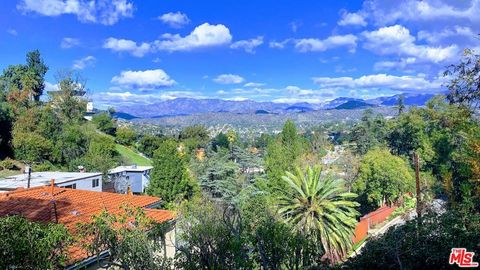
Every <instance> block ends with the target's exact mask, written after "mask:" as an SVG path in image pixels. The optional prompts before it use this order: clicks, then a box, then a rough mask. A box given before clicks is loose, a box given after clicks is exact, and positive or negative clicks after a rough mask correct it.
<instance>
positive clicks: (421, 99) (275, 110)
mask: <svg viewBox="0 0 480 270" xmlns="http://www.w3.org/2000/svg"><path fill="white" fill-rule="evenodd" d="M400 95H401V94H398V95H394V96H388V97H379V98H375V99H367V100H363V99H356V98H349V97H339V98H336V99H333V100H331V101H328V102H325V103H321V104H315V103H308V102H302V103H294V104H287V103H275V102H257V101H253V100H242V101H233V100H223V99H194V98H176V99H171V100H165V101H161V102H158V103H155V104H150V105H148V106H145V105H139V106H136V105H134V106H123V107H117V108H116V110H117V113H116V114H115V116H116V117H117V118H123V119H127V120H131V119H134V118H162V117H168V116H179V115H192V114H201V113H212V112H229V113H238V114H248V113H256V114H269V113H270V114H282V113H292V112H295V113H304V112H310V111H316V110H335V109H362V108H367V107H379V106H395V105H396V104H397V102H398V98H399V97H400ZM403 96H404V103H405V105H407V106H423V105H425V102H426V101H428V100H429V99H431V98H432V97H433V96H434V94H409V93H406V94H403Z"/></svg>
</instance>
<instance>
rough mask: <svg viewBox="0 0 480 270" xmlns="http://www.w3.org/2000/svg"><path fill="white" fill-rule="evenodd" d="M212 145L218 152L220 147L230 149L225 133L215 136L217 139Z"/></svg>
mask: <svg viewBox="0 0 480 270" xmlns="http://www.w3.org/2000/svg"><path fill="white" fill-rule="evenodd" d="M212 145H213V147H214V149H215V151H218V150H219V149H218V148H220V147H223V148H228V145H229V142H228V137H227V135H225V134H224V133H223V132H220V133H218V134H217V136H215V138H214V139H213V141H212Z"/></svg>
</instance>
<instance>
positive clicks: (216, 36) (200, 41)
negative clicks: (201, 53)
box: [155, 23, 232, 52]
mask: <svg viewBox="0 0 480 270" xmlns="http://www.w3.org/2000/svg"><path fill="white" fill-rule="evenodd" d="M162 38H163V39H162V40H157V41H155V47H156V48H157V49H158V50H161V51H169V52H174V51H190V50H193V49H198V48H204V47H213V46H221V45H226V44H229V43H230V42H231V41H232V35H231V34H230V30H229V29H228V28H227V27H226V26H225V25H223V24H216V25H211V24H209V23H204V24H202V25H199V26H197V27H195V29H193V31H192V32H191V33H190V34H188V35H187V36H185V37H182V36H180V35H178V34H164V35H162Z"/></svg>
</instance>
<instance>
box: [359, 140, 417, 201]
mask: <svg viewBox="0 0 480 270" xmlns="http://www.w3.org/2000/svg"><path fill="white" fill-rule="evenodd" d="M413 186H414V179H413V176H412V172H411V169H410V166H409V164H408V162H406V161H405V160H403V159H402V158H400V157H397V156H394V155H392V154H391V153H390V152H389V151H388V150H387V149H374V150H370V151H369V152H368V153H367V154H366V155H365V156H364V157H363V160H362V161H361V163H360V169H359V175H358V180H357V181H356V182H355V183H354V184H353V191H354V192H355V193H357V194H359V195H362V196H363V197H364V198H366V201H367V203H369V204H371V205H372V206H376V207H378V206H382V205H384V204H385V203H389V204H391V203H393V202H395V201H397V200H398V198H400V197H401V196H402V195H403V194H404V193H406V192H408V191H413Z"/></svg>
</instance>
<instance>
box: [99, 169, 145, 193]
mask: <svg viewBox="0 0 480 270" xmlns="http://www.w3.org/2000/svg"><path fill="white" fill-rule="evenodd" d="M152 169H153V167H152V166H137V165H130V166H118V167H116V168H114V169H111V170H110V171H109V172H108V180H109V182H110V185H113V191H114V192H117V193H123V194H125V193H127V190H128V187H130V189H131V190H132V192H133V193H143V192H144V191H145V188H146V187H147V185H148V183H149V182H150V172H151V170H152ZM111 189H112V188H110V191H111Z"/></svg>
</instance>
